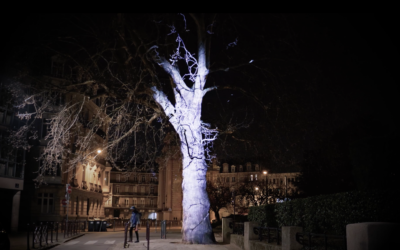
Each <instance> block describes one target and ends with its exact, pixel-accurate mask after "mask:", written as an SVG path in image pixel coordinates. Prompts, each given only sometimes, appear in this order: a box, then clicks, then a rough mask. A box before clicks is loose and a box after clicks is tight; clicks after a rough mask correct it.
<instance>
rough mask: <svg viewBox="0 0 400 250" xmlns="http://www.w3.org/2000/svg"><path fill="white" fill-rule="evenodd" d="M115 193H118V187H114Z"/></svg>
mask: <svg viewBox="0 0 400 250" xmlns="http://www.w3.org/2000/svg"><path fill="white" fill-rule="evenodd" d="M115 193H117V194H118V193H119V186H116V187H115Z"/></svg>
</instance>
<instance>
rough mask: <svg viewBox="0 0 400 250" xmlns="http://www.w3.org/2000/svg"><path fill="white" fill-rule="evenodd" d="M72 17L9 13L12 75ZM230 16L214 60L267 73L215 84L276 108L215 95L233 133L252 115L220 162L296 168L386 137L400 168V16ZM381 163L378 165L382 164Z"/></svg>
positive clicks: (5, 27) (220, 122)
mask: <svg viewBox="0 0 400 250" xmlns="http://www.w3.org/2000/svg"><path fill="white" fill-rule="evenodd" d="M68 16H69V14H66V15H61V16H60V15H52V14H46V15H42V14H27V15H24V16H23V15H20V14H18V15H13V16H9V17H7V18H5V17H4V16H3V17H2V18H3V19H2V22H1V26H2V42H3V45H2V47H1V54H2V58H1V65H2V68H1V72H2V74H4V72H5V71H6V70H5V66H12V64H11V63H10V62H11V61H13V60H12V59H13V56H15V55H20V54H18V51H19V50H18V49H19V48H21V47H24V46H27V45H28V46H29V45H30V44H31V43H34V42H32V41H37V40H38V39H39V40H40V39H43V37H48V35H49V34H50V36H54V35H55V34H56V33H57V32H59V30H58V27H61V26H62V24H60V22H61V23H62V22H63V21H62V18H65V17H67V19H68ZM221 16H222V17H223V18H226V20H228V19H229V18H232V19H235V20H233V21H232V23H234V24H235V25H236V26H234V27H233V26H232V27H231V29H227V31H226V33H224V34H225V35H224V36H222V35H220V36H219V34H215V38H213V39H214V41H215V44H213V45H212V46H214V47H213V49H212V53H214V54H212V56H214V55H215V56H214V57H212V58H211V60H213V59H220V58H225V59H226V58H228V57H229V56H231V57H232V58H233V59H229V60H230V61H229V60H228V61H229V62H234V63H237V62H240V61H242V62H244V61H249V60H255V61H254V64H255V65H257V66H259V67H260V68H262V69H263V70H262V73H260V71H257V69H255V68H253V67H244V69H243V70H242V69H238V70H228V71H227V72H221V73H216V74H215V76H214V75H210V78H209V79H208V86H213V85H214V84H215V85H222V86H226V85H234V86H238V87H241V88H243V89H246V90H247V91H249V93H251V95H252V96H255V97H257V98H258V99H259V100H261V102H262V103H263V104H265V105H266V106H268V108H267V111H266V110H265V109H263V108H262V107H260V105H259V104H257V103H256V102H254V100H253V99H252V98H249V97H248V96H246V95H243V94H242V93H240V92H238V91H233V90H218V91H215V92H213V93H211V94H208V95H207V96H206V97H205V99H204V106H203V119H204V120H205V121H211V122H212V123H213V124H214V125H216V126H218V127H219V128H221V129H226V127H227V125H226V124H227V122H229V121H230V120H231V121H236V123H240V122H243V124H247V123H250V121H252V122H251V123H250V125H249V127H247V128H239V129H237V130H236V131H235V132H234V133H233V134H222V135H221V136H220V138H219V141H217V142H216V145H215V146H216V151H217V153H218V157H219V159H220V161H227V162H229V163H230V164H235V163H236V162H240V164H242V163H244V162H245V161H252V162H260V163H262V165H263V166H265V167H267V168H268V169H271V170H274V171H277V172H279V171H293V170H298V169H299V167H301V165H302V162H303V163H304V160H305V158H307V157H306V156H305V155H310V154H312V153H310V152H319V153H318V154H320V155H328V156H327V157H325V158H326V159H332V158H335V157H334V156H333V154H336V153H337V152H339V151H340V152H344V151H346V152H347V151H348V148H349V145H358V144H359V143H360V142H362V141H363V140H369V139H368V138H378V140H380V139H379V138H385V139H384V141H385V142H383V144H385V145H388V146H387V147H388V148H390V149H391V150H389V151H391V152H392V153H390V154H389V156H387V159H389V160H388V161H387V162H385V164H388V165H391V168H395V166H397V167H398V161H397V162H393V164H392V162H391V159H394V158H392V156H390V155H393V154H396V147H395V148H393V145H395V143H394V141H397V139H398V138H399V132H398V128H399V123H398V121H397V120H398V119H397V117H398V113H399V112H398V110H397V107H398V104H397V101H398V94H399V88H398V83H399V76H398V74H397V72H398V68H399V63H398V58H399V52H398V44H399V43H398V39H397V36H396V35H397V30H398V28H397V27H396V23H398V20H397V19H398V17H394V15H391V14H365V13H364V14H360V13H359V14H354V13H353V14H352V13H350V14H341V13H336V14H273V15H272V14H265V15H250V14H243V15H232V16H229V15H221ZM60 17H62V18H60ZM223 18H222V20H221V21H220V22H219V23H217V25H220V27H222V26H223V25H226V24H229V22H224V20H223ZM188 24H190V23H188ZM58 25H60V26H58ZM217 28H218V27H217ZM217 30H218V29H217ZM235 32H236V33H237V37H238V43H237V46H235V47H232V48H227V47H226V46H227V44H228V43H229V41H231V42H233V41H234V40H235V36H234V34H235ZM289 47H290V48H292V49H289ZM267 57H268V59H265V58H267ZM257 59H262V60H261V61H257ZM217 66H218V67H217V68H219V67H224V65H223V64H221V65H218V64H217ZM243 72H245V73H244V74H243ZM232 136H234V137H235V138H232ZM237 139H239V140H237ZM243 140H244V141H247V142H246V143H243ZM387 141H390V143H389V142H388V143H387ZM368 143H371V142H368ZM372 144H374V143H372ZM378 144H379V143H378ZM326 145H335V146H337V147H339V148H341V149H343V150H342V151H341V150H339V151H338V150H337V149H331V148H329V147H328V146H326ZM397 148H398V146H397ZM372 150H373V151H374V150H375V149H372ZM327 152H334V153H327ZM360 152H361V151H360ZM362 152H364V153H361V154H365V152H367V151H362ZM336 158H337V157H336ZM350 158H351V159H353V160H351V159H350ZM350 158H349V156H347V161H348V162H347V163H345V164H344V165H346V164H350V165H351V164H353V165H354V164H355V163H354V157H353V158H352V157H351V156H350ZM377 158H382V155H381V154H378V155H377ZM326 159H325V160H326ZM377 161H378V160H377ZM378 162H379V161H378ZM236 164H237V163H236ZM332 164H333V163H332ZM334 164H337V163H334ZM374 164H375V165H374V166H371V167H374V168H377V167H378V165H379V163H374ZM303 165H304V164H303ZM328 165H329V164H328ZM346 166H347V165H346ZM385 171H388V170H387V169H386V170H385ZM349 174H350V173H349Z"/></svg>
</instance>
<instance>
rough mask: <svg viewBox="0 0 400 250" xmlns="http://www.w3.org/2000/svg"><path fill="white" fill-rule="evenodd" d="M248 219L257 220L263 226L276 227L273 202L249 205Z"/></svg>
mask: <svg viewBox="0 0 400 250" xmlns="http://www.w3.org/2000/svg"><path fill="white" fill-rule="evenodd" d="M248 218H249V221H258V222H259V223H260V224H261V225H263V226H268V227H277V226H278V223H277V221H276V214H275V204H268V205H262V206H257V207H250V211H249V215H248Z"/></svg>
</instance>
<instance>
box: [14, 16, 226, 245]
mask: <svg viewBox="0 0 400 250" xmlns="http://www.w3.org/2000/svg"><path fill="white" fill-rule="evenodd" d="M191 16H192V19H193V21H194V25H195V26H196V29H197V47H196V48H197V49H196V51H195V53H191V52H189V50H188V48H187V47H186V45H185V43H184V41H183V39H182V38H181V36H180V35H179V34H178V32H177V29H176V27H175V26H174V25H164V26H162V25H161V24H159V22H157V21H154V22H152V24H151V25H153V26H152V27H153V28H152V30H146V28H148V27H147V26H146V25H147V23H145V24H143V23H140V20H139V19H140V18H138V19H136V20H135V22H136V23H135V22H130V21H129V20H128V17H127V16H125V15H117V16H116V18H114V17H112V18H111V21H109V20H110V19H108V18H107V21H108V22H105V23H101V22H104V20H100V19H101V18H99V20H96V22H98V23H99V24H98V26H97V25H93V26H90V25H89V24H88V23H89V22H81V24H80V26H79V27H78V28H80V29H82V30H83V32H78V33H75V34H73V35H69V34H65V36H62V37H61V38H60V39H59V40H58V41H56V42H54V41H52V43H47V44H45V46H46V47H47V48H49V49H50V51H52V52H53V53H52V54H53V55H55V56H53V57H52V63H53V68H52V72H51V73H52V75H53V76H56V77H57V78H58V79H54V78H51V77H41V76H40V74H35V72H26V71H21V72H20V73H19V75H18V77H17V78H16V81H14V82H12V84H11V87H10V89H11V90H12V92H13V95H14V97H15V98H17V99H18V100H19V101H20V105H19V107H20V108H25V109H27V110H28V111H27V112H21V113H20V114H19V115H18V116H19V117H20V118H21V119H27V120H28V121H29V122H28V124H27V125H26V126H24V127H23V128H22V129H21V130H20V131H18V132H17V133H15V134H14V139H13V140H14V145H15V146H18V147H25V148H29V145H28V143H27V141H26V140H25V139H26V138H27V137H30V138H33V139H35V138H36V137H37V136H36V134H35V132H34V124H35V122H34V121H35V120H36V119H42V118H46V121H47V122H48V134H47V136H46V137H45V138H44V139H46V140H47V141H48V144H47V146H46V147H45V149H44V151H43V153H42V154H41V156H40V157H39V160H40V161H41V163H42V164H41V167H40V169H39V171H38V177H37V179H36V180H37V181H38V182H39V183H40V182H41V181H43V175H44V174H45V173H48V172H49V171H50V172H51V171H52V172H56V169H55V168H56V167H57V165H58V164H60V163H61V162H62V161H65V160H67V161H68V166H69V168H68V169H69V171H71V170H73V169H74V167H75V166H76V164H78V163H82V164H83V163H85V162H87V161H88V160H89V159H94V158H96V157H98V153H97V150H98V149H101V150H107V151H108V152H109V153H108V156H107V160H108V161H109V162H111V163H112V164H113V165H114V167H116V168H124V169H128V170H132V171H135V170H136V169H138V168H139V166H138V165H137V164H136V162H137V161H139V160H140V162H141V164H140V167H141V168H145V169H148V168H149V167H152V165H153V163H154V159H155V157H156V152H157V147H158V145H160V144H161V143H160V142H161V140H162V137H163V135H164V129H166V127H168V126H169V125H172V127H173V129H174V130H175V132H176V134H177V135H178V138H179V141H180V151H181V154H182V177H183V180H182V189H183V202H182V203H183V230H182V232H183V236H182V240H183V242H185V243H194V244H211V243H214V242H215V238H214V235H213V232H212V228H211V225H210V219H209V209H210V202H209V199H208V195H207V192H206V171H207V168H208V165H207V163H206V160H211V159H212V155H211V151H210V147H211V146H212V145H211V144H210V143H212V141H214V140H215V138H216V136H217V134H218V131H217V130H216V129H213V128H212V126H211V124H208V123H205V122H203V121H202V120H201V115H202V113H201V111H202V100H203V97H204V95H205V94H206V93H207V92H209V91H210V90H213V89H215V88H216V87H210V88H206V87H205V84H206V80H207V76H208V74H209V68H210V53H209V52H210V51H209V46H210V44H209V41H208V39H207V35H210V34H212V18H211V19H210V20H209V21H210V22H211V23H207V24H206V23H205V19H204V18H203V17H204V16H203V15H202V16H201V17H200V16H196V15H191ZM178 17H179V18H180V21H181V23H182V24H184V25H182V26H184V28H183V30H184V31H183V32H187V31H188V29H187V27H186V17H185V15H182V14H181V15H178ZM182 20H183V21H182ZM141 24H143V26H141ZM144 26H146V27H144ZM160 27H162V28H163V31H160ZM74 32H76V31H74ZM74 32H72V33H74ZM157 32H159V33H162V34H161V35H159V36H157V37H156V38H155V39H154V40H152V38H149V36H150V37H151V35H150V34H152V33H157ZM163 32H164V33H163ZM171 38H173V41H171ZM165 39H167V43H164V42H165ZM166 44H167V45H166ZM229 46H231V45H229ZM182 72H183V73H182ZM168 83H169V84H168ZM89 103H92V104H94V103H96V105H97V106H98V109H97V110H98V112H97V113H95V114H92V117H91V118H90V119H89V117H87V113H86V112H85V109H84V107H85V105H88V104H89ZM92 104H91V105H92ZM104 114H106V115H104ZM105 128H108V131H107V136H108V140H107V142H106V143H105V144H99V143H96V141H95V135H96V134H97V135H98V134H99V133H101V132H102V131H103V130H104V129H105ZM30 133H32V134H30ZM133 145H134V146H133ZM99 152H100V151H99ZM121 166H122V167H121Z"/></svg>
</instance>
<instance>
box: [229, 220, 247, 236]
mask: <svg viewBox="0 0 400 250" xmlns="http://www.w3.org/2000/svg"><path fill="white" fill-rule="evenodd" d="M229 228H231V229H232V234H239V235H244V222H229Z"/></svg>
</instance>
